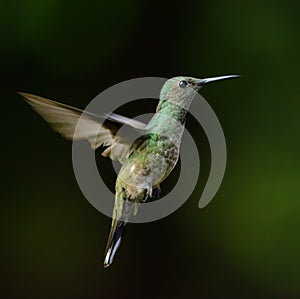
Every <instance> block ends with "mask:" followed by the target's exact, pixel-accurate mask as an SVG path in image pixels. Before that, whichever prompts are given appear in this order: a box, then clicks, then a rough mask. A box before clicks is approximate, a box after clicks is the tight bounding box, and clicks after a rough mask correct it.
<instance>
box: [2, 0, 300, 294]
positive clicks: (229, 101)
mask: <svg viewBox="0 0 300 299" xmlns="http://www.w3.org/2000/svg"><path fill="white" fill-rule="evenodd" d="M299 11H300V4H299V2H297V1H293V0H285V1H283V0H279V1H259V0H252V1H237V0H226V1H225V0H219V1H216V0H213V1H188V2H183V1H176V0H173V1H169V0H166V1H163V2H162V1H161V2H154V1H148V0H144V1H136V0H131V1H83V0H73V1H69V0H67V1H62V0H43V1H38V0H26V1H21V0H10V1H7V0H4V1H2V2H1V9H0V25H1V26H0V34H1V36H0V41H1V47H0V59H1V73H2V76H1V81H2V83H3V87H2V89H1V91H2V95H1V104H2V116H1V122H3V123H2V138H1V158H0V159H1V172H2V175H1V180H2V183H1V193H2V194H1V217H0V223H1V243H2V244H1V249H0V250H1V260H2V261H1V270H2V271H1V290H0V294H1V295H2V298H21V297H22V298H26V297H28V298H167V297H170V298H300V260H299V252H300V238H299V228H300V198H299V188H298V184H299V166H300V159H299V149H300V143H299V132H300V122H299V108H300V101H299V94H300V85H299V82H298V80H299V69H300V65H299V57H298V56H299V52H300V32H299V29H300V16H299ZM230 73H238V74H241V75H242V76H243V77H242V79H239V80H233V81H227V82H224V83H218V84H215V85H210V86H209V87H206V88H205V89H203V92H202V94H203V95H204V96H205V97H206V99H207V100H209V102H210V104H211V106H212V108H213V109H214V110H215V112H216V114H217V115H218V117H219V119H220V121H221V123H222V125H223V129H224V132H225V136H226V140H227V146H228V166H227V170H226V175H225V178H224V181H223V183H222V186H221V188H220V190H219V191H218V193H217V196H216V197H215V198H214V200H213V201H212V202H211V203H210V204H209V205H208V206H207V207H206V208H204V209H203V210H200V209H198V208H197V203H198V199H199V195H200V194H201V191H202V189H203V185H204V181H205V176H207V173H208V170H209V149H208V148H207V147H208V145H207V142H203V144H204V145H203V147H204V149H203V154H204V157H202V156H201V159H202V161H203V165H204V168H203V169H204V172H203V176H202V177H201V178H200V183H199V186H198V187H197V188H196V190H195V191H194V193H193V196H192V197H191V198H190V200H188V201H187V202H186V204H185V205H184V206H183V207H182V208H181V209H179V210H177V211H176V212H175V213H174V214H172V215H171V216H169V217H167V218H165V219H162V220H160V221H157V222H155V223H146V224H139V225H130V226H129V227H128V229H127V231H126V234H125V238H124V240H123V244H122V246H121V250H120V251H119V254H118V256H117V258H116V261H115V263H114V265H113V266H112V267H111V268H109V269H105V270H104V269H103V266H102V261H103V253H104V249H105V244H106V239H107V235H108V231H109V226H110V219H108V218H107V217H105V216H103V215H102V214H100V213H99V212H98V211H97V210H95V209H94V208H93V207H92V206H91V205H90V204H89V203H88V201H87V200H85V199H84V197H83V195H82V194H81V192H80V190H79V187H78V186H77V183H76V180H75V178H74V174H73V170H72V161H71V144H70V143H69V142H67V141H65V140H63V139H62V138H61V137H60V136H59V135H58V134H56V133H55V132H53V131H52V130H51V129H50V128H49V126H48V125H47V124H46V123H45V122H44V121H42V120H41V119H40V117H39V116H38V115H36V114H35V113H34V112H33V111H31V110H30V108H29V107H28V106H27V105H26V104H25V103H24V102H23V101H22V100H21V99H20V97H19V96H18V95H17V94H16V93H15V92H16V91H25V92H30V93H36V94H39V95H43V96H47V97H49V98H52V99H56V100H59V101H62V102H65V103H68V104H71V105H74V106H77V107H82V108H84V107H85V106H86V105H87V104H88V103H89V101H90V100H91V99H93V98H94V97H95V96H96V95H97V94H98V93H100V92H101V91H102V90H104V89H105V88H108V87H110V86H112V85H114V84H116V83H118V82H121V81H123V80H128V79H131V78H136V77H145V76H160V77H167V78H169V77H173V76H176V75H191V76H195V77H208V76H214V75H221V74H230ZM153 107H154V106H153ZM137 109H138V108H137ZM148 112H150V111H148ZM130 113H132V111H129V112H128V115H130ZM187 126H188V127H189V128H190V129H191V131H192V133H193V134H194V135H197V134H198V137H199V138H200V137H201V138H202V137H204V139H205V136H204V134H203V132H201V130H195V129H194V130H193V126H191V121H190V124H189V121H188V122H187ZM201 138H200V139H201ZM201 175H202V174H201ZM112 179H113V178H112ZM162 187H163V186H162ZM99 196H100V195H99Z"/></svg>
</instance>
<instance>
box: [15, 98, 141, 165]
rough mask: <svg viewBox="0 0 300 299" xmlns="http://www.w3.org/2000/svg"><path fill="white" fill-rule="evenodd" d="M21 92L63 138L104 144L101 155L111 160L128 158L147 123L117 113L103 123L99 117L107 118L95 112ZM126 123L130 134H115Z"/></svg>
mask: <svg viewBox="0 0 300 299" xmlns="http://www.w3.org/2000/svg"><path fill="white" fill-rule="evenodd" d="M19 94H20V95H21V96H22V97H24V99H25V100H26V102H27V103H28V104H29V105H31V107H32V108H33V109H34V110H35V111H36V112H37V113H38V114H40V115H41V116H42V117H43V118H44V119H45V120H46V121H47V122H48V123H49V124H50V126H51V127H52V128H53V130H55V131H57V132H58V133H60V134H61V135H62V136H63V137H65V138H66V139H68V140H82V139H86V140H88V141H89V142H90V144H91V147H92V148H93V149H94V150H95V149H97V148H99V147H100V146H101V145H103V146H107V147H108V148H107V149H105V151H104V152H103V153H102V155H104V156H106V157H110V158H111V159H112V160H119V161H120V162H121V163H123V162H124V160H125V159H126V157H127V155H128V153H129V149H130V146H131V144H132V142H133V141H134V139H135V136H136V135H137V134H141V130H142V128H144V127H145V124H144V123H141V122H138V121H133V120H131V119H130V118H127V117H124V116H121V115H118V114H114V113H113V114H111V115H109V116H108V117H107V120H105V121H104V123H102V124H101V123H100V120H102V121H103V120H104V119H103V118H102V119H101V117H99V116H97V115H94V114H92V113H88V112H83V111H82V110H80V109H78V108H75V107H72V106H68V105H65V104H61V103H58V102H55V101H52V100H48V99H45V98H42V97H39V96H36V95H32V94H27V93H19ZM79 118H81V120H80V126H78V127H77V128H76V126H77V122H78V120H79ZM123 126H125V127H126V133H128V135H127V136H119V135H116V134H117V131H118V130H119V128H120V127H123ZM75 128H76V131H75Z"/></svg>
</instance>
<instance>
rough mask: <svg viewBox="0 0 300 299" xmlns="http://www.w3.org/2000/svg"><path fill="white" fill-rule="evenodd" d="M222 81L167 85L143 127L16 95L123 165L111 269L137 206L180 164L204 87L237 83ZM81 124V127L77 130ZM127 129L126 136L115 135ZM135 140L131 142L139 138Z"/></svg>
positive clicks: (183, 79) (65, 132)
mask: <svg viewBox="0 0 300 299" xmlns="http://www.w3.org/2000/svg"><path fill="white" fill-rule="evenodd" d="M238 77H239V75H225V76H218V77H211V78H206V79H197V78H193V77H187V76H178V77H174V78H171V79H169V80H167V81H166V82H165V83H164V85H163V86H162V89H161V91H160V97H159V102H158V105H157V108H156V112H155V114H154V115H153V117H152V118H151V119H150V121H149V122H148V123H147V124H145V123H142V122H140V121H137V120H133V119H130V118H127V117H125V116H122V115H118V114H116V113H111V114H109V115H105V116H98V115H95V114H92V113H89V112H86V111H83V110H81V109H78V108H75V107H72V106H69V105H65V104H62V103H59V102H56V101H52V100H49V99H46V98H43V97H40V96H37V95H33V94H28V93H23V92H19V94H20V95H21V96H22V97H23V98H24V99H25V101H26V102H27V103H28V104H29V105H30V106H31V107H32V108H33V110H35V111H36V112H37V113H38V114H40V116H41V117H42V118H44V119H45V120H46V121H47V122H48V123H49V124H50V126H51V127H52V128H53V129H54V130H55V131H57V132H58V133H60V134H61V135H62V136H63V137H65V138H66V139H68V140H71V141H76V140H83V139H85V140H88V141H89V142H90V144H91V147H92V149H93V150H96V149H98V148H99V147H104V150H103V152H102V155H103V156H105V157H108V158H110V159H112V160H118V161H119V162H120V163H121V165H122V166H121V169H120V171H119V173H118V176H117V179H116V184H115V203H114V208H113V213H112V221H111V229H110V233H109V236H108V241H107V246H106V250H105V254H104V267H105V268H107V267H108V266H110V265H111V264H112V262H113V260H114V257H115V254H116V252H117V250H118V248H119V246H120V243H121V239H122V235H123V232H124V228H125V226H126V224H127V223H128V221H129V219H130V217H133V216H134V215H136V213H137V212H138V206H139V204H141V203H143V202H148V201H151V200H157V199H159V197H160V184H161V183H162V182H163V181H164V180H165V179H166V178H167V177H168V176H169V174H170V173H171V171H172V170H173V169H174V167H175V165H176V163H177V161H178V159H179V148H180V143H181V137H182V134H183V131H184V127H185V122H186V117H187V112H188V110H189V107H190V105H191V103H192V101H193V99H194V97H195V95H196V94H197V93H198V92H199V90H200V89H201V88H202V87H203V86H204V85H206V84H208V83H212V82H215V81H220V80H227V79H233V78H238ZM79 118H80V119H81V126H80V127H79V128H77V129H76V130H75V128H76V125H77V122H78V120H79ZM121 127H126V129H127V130H126V132H127V133H126V134H125V135H124V134H123V135H121V134H120V135H119V134H118V130H119V129H120V128H121ZM137 134H138V136H139V137H138V138H136V137H135V136H137Z"/></svg>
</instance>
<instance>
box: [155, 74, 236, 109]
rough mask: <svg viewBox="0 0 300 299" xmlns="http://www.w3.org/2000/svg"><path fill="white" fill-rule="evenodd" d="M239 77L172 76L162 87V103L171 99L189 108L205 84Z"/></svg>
mask: <svg viewBox="0 0 300 299" xmlns="http://www.w3.org/2000/svg"><path fill="white" fill-rule="evenodd" d="M239 77H240V76H239V75H226V76H219V77H212V78H206V79H197V78H193V77H185V76H179V77H174V78H171V79H169V80H167V82H166V83H165V84H164V85H163V87H162V89H161V93H160V104H161V102H165V101H169V102H172V103H174V104H177V105H180V106H181V107H182V108H185V109H188V108H189V106H190V104H191V102H192V100H193V98H194V97H195V95H196V93H197V92H198V91H199V90H200V89H201V88H202V87H203V86H204V85H205V84H208V83H212V82H215V81H220V80H227V79H233V78H239Z"/></svg>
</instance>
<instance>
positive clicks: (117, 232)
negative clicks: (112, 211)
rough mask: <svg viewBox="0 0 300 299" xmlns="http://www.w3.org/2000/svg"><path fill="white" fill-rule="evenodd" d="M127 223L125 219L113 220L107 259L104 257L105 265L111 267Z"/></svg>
mask: <svg viewBox="0 0 300 299" xmlns="http://www.w3.org/2000/svg"><path fill="white" fill-rule="evenodd" d="M125 226H126V223H125V222H123V221H118V220H113V222H112V226H111V230H110V234H109V237H108V242H107V246H106V250H105V259H104V267H105V268H107V267H109V266H110V265H111V264H112V262H113V260H114V256H115V254H116V252H117V250H118V248H119V246H120V244H121V239H122V235H123V232H124V228H125Z"/></svg>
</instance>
